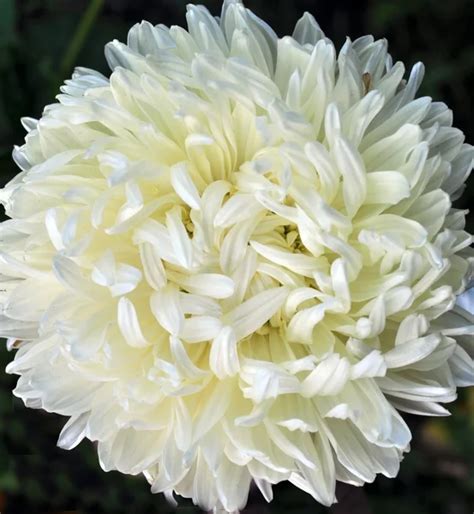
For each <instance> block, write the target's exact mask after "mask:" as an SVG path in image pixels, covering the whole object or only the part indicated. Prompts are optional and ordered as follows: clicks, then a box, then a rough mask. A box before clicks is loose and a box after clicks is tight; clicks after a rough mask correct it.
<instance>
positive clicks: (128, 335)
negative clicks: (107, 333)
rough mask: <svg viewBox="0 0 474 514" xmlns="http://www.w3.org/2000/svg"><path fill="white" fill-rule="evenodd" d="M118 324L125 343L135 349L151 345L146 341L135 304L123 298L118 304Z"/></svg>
mask: <svg viewBox="0 0 474 514" xmlns="http://www.w3.org/2000/svg"><path fill="white" fill-rule="evenodd" d="M117 322H118V326H119V328H120V332H121V333H122V335H123V337H124V338H125V341H126V342H127V343H128V344H129V345H130V346H133V347H134V348H143V347H145V346H149V345H150V343H149V342H148V341H147V340H146V339H145V337H144V335H143V332H142V329H141V328H140V322H139V321H138V315H137V311H136V310H135V306H134V305H133V303H132V302H131V301H130V300H129V299H128V298H126V297H125V296H123V297H122V298H120V300H119V302H118V310H117Z"/></svg>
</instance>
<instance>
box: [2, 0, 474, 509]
mask: <svg viewBox="0 0 474 514" xmlns="http://www.w3.org/2000/svg"><path fill="white" fill-rule="evenodd" d="M185 3H186V2H184V1H181V0H178V1H173V0H156V1H153V0H103V1H102V0H91V1H79V0H0V174H1V180H0V182H1V183H2V184H3V183H5V182H6V181H7V180H8V179H9V178H11V177H12V176H13V175H14V174H15V173H17V170H16V169H15V167H14V165H13V163H12V161H11V150H12V147H13V145H14V144H21V143H22V140H23V137H24V133H23V129H22V128H21V125H20V122H19V120H20V117H22V116H33V117H39V116H40V115H41V111H42V108H43V106H44V105H46V104H48V103H51V102H52V101H53V100H54V96H55V94H56V93H57V91H58V88H59V85H60V84H61V82H62V81H63V80H64V79H65V78H67V77H68V76H69V75H70V73H71V71H72V68H73V66H74V65H81V66H87V67H91V68H95V69H99V70H100V71H102V72H104V73H107V69H106V65H105V60H104V57H103V47H104V44H105V43H106V42H107V41H110V40H111V39H114V38H117V39H120V40H122V41H124V40H125V38H126V34H127V30H128V28H129V27H131V26H132V25H133V24H134V23H135V22H137V21H141V20H142V19H147V20H149V21H151V22H153V23H164V24H167V25H170V24H183V23H184V13H185ZM203 3H205V5H207V6H208V7H209V8H210V10H211V11H212V12H213V13H215V14H218V12H219V8H220V2H218V1H215V0H212V1H211V0H209V1H205V0H204V1H203ZM246 4H247V6H248V7H250V8H251V9H252V10H254V11H255V12H256V13H257V14H258V15H260V16H261V17H263V18H264V19H265V20H266V21H268V22H269V23H270V24H271V25H272V27H273V28H275V30H276V31H277V32H278V33H279V35H284V34H287V33H291V30H292V26H293V25H294V23H295V22H296V20H297V19H298V18H299V16H300V15H301V14H302V13H303V11H305V10H308V11H310V12H311V13H312V14H314V15H315V17H316V18H317V20H318V21H319V23H320V25H321V26H322V28H323V30H325V32H326V34H327V35H328V36H329V37H331V38H332V39H334V40H335V41H336V42H337V44H338V45H340V44H341V43H342V42H343V41H344V38H345V36H346V35H349V36H350V37H351V38H356V37H358V36H360V35H363V34H367V33H372V34H374V35H375V36H378V37H386V38H387V39H388V40H389V44H390V51H391V53H392V55H393V56H394V59H395V60H403V61H404V62H405V63H406V64H407V65H408V66H410V65H413V64H414V63H415V62H417V61H419V60H421V61H423V62H424V63H425V65H426V68H427V73H426V77H425V81H424V84H423V86H422V91H421V94H427V95H430V96H432V97H433V98H435V99H436V100H443V101H445V102H446V103H447V104H448V105H449V106H450V107H451V108H452V109H453V111H454V120H455V125H456V126H458V127H459V128H461V129H462V130H463V131H464V132H465V133H466V137H467V140H468V141H470V142H473V141H474V117H473V114H474V113H473V98H474V95H473V94H472V86H473V83H474V42H473V38H472V36H471V31H472V30H473V29H474V1H473V0H449V1H444V0H398V1H389V0H372V1H371V0H366V1H361V2H358V1H350V0H347V1H331V0H324V1H309V0H295V1H288V0H275V1H271V0H248V1H247V2H246ZM472 198H473V187H472V181H471V183H470V186H469V187H468V189H467V190H466V193H465V195H464V197H463V199H462V200H461V202H460V204H459V205H460V206H463V207H469V205H470V204H471V203H472ZM468 223H469V228H470V230H471V232H472V231H473V222H472V216H471V217H470V218H469V222H468ZM11 358H12V355H11V354H9V353H7V352H6V350H4V348H3V345H2V346H1V347H0V368H1V369H2V370H3V369H4V367H5V365H6V363H7V362H8V361H9V360H10V359H11ZM14 382H15V379H14V377H10V376H7V375H6V374H5V373H3V371H0V512H2V513H10V514H17V513H18V514H27V513H59V512H81V513H87V514H95V513H102V512H104V513H114V514H122V513H124V514H125V513H127V514H135V513H137V514H146V513H159V514H164V513H167V512H172V509H170V508H169V507H168V506H167V504H166V502H165V501H164V500H163V499H162V498H161V497H160V496H156V495H151V494H150V492H149V488H148V485H147V484H146V483H145V481H144V480H143V479H140V478H138V477H125V476H122V475H120V474H118V473H107V474H106V473H103V472H102V471H101V470H100V468H99V465H98V463H97V457H96V454H95V449H94V448H93V446H92V444H90V443H82V444H81V445H80V447H79V448H77V449H75V450H73V451H72V452H65V451H62V450H59V449H57V448H56V447H55V443H56V438H57V436H58V434H59V431H60V427H61V426H62V424H64V421H65V420H64V419H61V418H59V417H56V416H53V415H46V414H44V413H42V412H39V411H30V410H27V409H25V408H24V407H23V406H22V405H21V404H20V402H17V401H14V400H13V399H12V396H11V389H12V388H13V386H14ZM451 410H452V412H453V416H452V417H451V418H442V419H434V420H426V419H416V418H412V417H408V418H407V420H408V422H409V424H410V426H411V427H412V429H413V432H414V441H413V445H412V447H413V450H412V452H411V453H410V454H409V455H408V456H407V457H406V459H405V461H404V462H403V464H402V471H401V473H400V475H399V477H398V478H397V479H395V480H387V479H385V478H383V477H382V478H379V479H377V480H376V482H375V483H374V484H371V485H369V486H367V487H366V488H365V489H364V490H363V491H362V490H360V489H352V488H344V489H342V490H340V491H339V497H340V498H341V502H340V504H339V505H338V506H336V507H333V508H332V509H331V510H328V509H324V508H322V507H319V506H318V505H317V504H316V503H315V502H314V501H313V500H312V499H311V498H310V497H308V496H307V495H305V494H304V493H301V492H300V491H298V490H296V489H295V488H293V487H290V486H288V485H286V484H282V485H279V486H277V487H276V488H275V500H274V502H273V503H272V504H271V505H270V506H268V505H266V504H264V502H263V501H262V500H261V498H260V497H259V495H258V494H252V495H251V499H250V502H249V507H248V508H247V509H246V511H245V512H247V513H249V514H250V513H262V514H265V513H282V512H288V513H295V514H299V513H307V512H308V513H309V512H311V513H314V514H319V513H328V512H331V513H334V514H335V513H339V514H342V513H344V514H349V513H350V514H361V513H364V514H367V513H370V512H371V513H373V514H400V513H407V514H412V513H413V514H438V513H439V514H471V513H472V512H473V510H474V443H473V440H474V394H473V391H472V390H471V391H463V392H462V394H461V396H460V398H459V399H458V401H457V402H456V403H455V404H454V405H452V408H451ZM178 512H181V513H186V512H189V513H191V512H197V510H196V509H194V508H193V507H192V505H191V504H190V503H188V502H181V503H180V506H179V507H178Z"/></svg>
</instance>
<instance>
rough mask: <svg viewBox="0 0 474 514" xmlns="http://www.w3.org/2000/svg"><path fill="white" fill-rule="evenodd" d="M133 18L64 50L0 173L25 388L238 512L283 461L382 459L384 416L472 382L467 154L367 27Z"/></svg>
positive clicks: (118, 461) (391, 423) (395, 417)
mask: <svg viewBox="0 0 474 514" xmlns="http://www.w3.org/2000/svg"><path fill="white" fill-rule="evenodd" d="M187 21H188V31H186V30H184V29H182V28H180V27H171V28H169V29H168V28H167V27H165V26H162V25H158V26H152V25H151V24H149V23H147V22H143V23H141V24H138V25H136V26H134V27H133V28H132V29H131V31H130V33H129V36H128V42H127V44H122V43H119V42H117V41H114V42H112V43H110V44H108V45H107V47H106V58H107V61H108V63H109V65H110V67H111V69H112V73H111V76H110V78H106V77H104V76H102V75H101V74H99V73H97V72H95V71H92V70H88V69H83V68H78V69H77V70H76V71H75V73H74V75H73V77H72V79H71V80H68V81H66V83H65V85H64V86H63V87H62V88H61V91H62V93H61V94H60V95H58V97H57V98H58V103H56V104H54V105H50V106H48V107H47V108H46V109H45V111H44V114H43V116H42V118H41V119H40V120H39V121H36V120H33V119H30V118H28V119H25V120H24V125H25V128H26V129H27V130H28V135H27V136H26V142H25V144H24V145H23V146H22V147H19V148H15V150H14V158H15V161H16V162H17V164H18V166H19V167H20V168H21V169H22V172H21V173H20V174H19V175H18V176H17V177H16V178H15V179H14V180H12V181H11V182H10V183H9V184H7V186H6V187H5V188H4V189H3V190H2V191H1V192H0V199H1V201H2V203H3V205H4V206H5V209H6V213H7V214H8V216H9V217H10V218H11V219H10V220H8V221H5V222H3V223H2V224H1V225H0V232H1V239H2V253H1V256H0V272H1V274H2V275H1V280H2V293H1V298H0V300H1V305H2V314H1V319H0V335H2V336H6V337H9V338H10V341H9V343H10V345H11V346H13V345H16V346H19V349H18V351H17V353H16V355H15V359H14V360H13V361H12V362H11V363H10V365H9V366H8V371H9V372H11V373H16V374H18V375H20V377H19V380H18V385H17V388H16V389H15V391H14V392H15V394H16V395H17V396H18V397H20V398H22V399H23V400H24V402H25V404H26V405H27V406H30V407H34V408H42V409H45V410H47V411H50V412H56V413H59V414H62V415H65V416H69V418H70V419H69V421H68V422H67V424H66V425H65V427H64V429H63V431H62V432H61V435H60V438H59V445H60V446H62V447H64V448H72V447H74V446H75V445H77V444H78V443H79V442H80V441H81V440H82V439H83V438H88V439H90V440H93V441H97V442H98V453H99V459H100V464H101V466H102V467H103V468H104V469H105V470H111V469H116V470H119V471H121V472H123V473H130V474H140V473H143V474H144V475H145V476H146V478H147V479H148V480H149V482H150V483H151V484H152V490H153V492H165V493H166V494H167V495H168V496H169V497H170V498H172V495H173V492H176V493H177V494H179V495H182V496H185V497H190V498H192V499H193V500H194V502H195V503H196V504H198V505H200V506H201V507H203V508H204V509H212V508H217V509H223V510H226V511H229V512H230V511H234V510H238V509H241V508H242V507H243V506H244V505H245V503H246V501H247V494H248V490H249V487H250V484H251V482H252V481H253V482H255V484H256V485H257V486H258V487H259V489H260V490H261V492H262V494H263V495H264V496H265V498H266V499H267V500H270V499H271V497H272V484H275V483H278V482H281V481H284V480H288V481H290V482H292V483H293V484H294V485H296V486H297V487H299V488H301V489H303V490H304V491H306V492H308V493H309V494H311V495H313V496H314V498H315V499H316V500H318V501H319V502H321V503H323V504H325V505H330V504H331V503H333V502H334V501H335V496H334V488H335V481H336V480H341V481H343V482H348V483H351V484H356V485H362V484H363V483H365V482H371V481H373V480H374V478H375V476H376V474H378V473H382V474H384V475H386V476H390V477H393V476H395V475H396V474H397V472H398V468H399V462H400V460H401V458H402V455H403V453H404V452H405V451H407V449H408V445H409V441H410V431H409V429H408V428H407V426H406V424H405V422H404V421H403V419H402V417H401V416H400V414H399V413H398V411H405V412H411V413H417V414H428V415H443V414H446V413H447V411H446V410H445V408H444V407H442V406H440V403H444V402H450V401H452V400H454V398H455V395H456V386H463V385H468V384H470V383H472V381H473V373H472V360H471V358H470V357H469V354H468V344H469V340H468V336H469V334H470V333H472V319H471V320H469V319H468V317H469V316H468V314H467V313H466V312H464V311H463V310H462V309H461V308H460V307H456V306H455V298H456V295H457V294H459V293H461V292H462V291H463V290H464V289H465V286H466V283H467V280H468V277H469V273H470V258H469V249H468V246H469V245H470V243H471V241H472V238H471V236H470V235H469V234H468V233H466V232H465V231H464V217H465V212H464V211H461V210H458V209H455V208H453V207H452V205H451V202H452V200H454V199H456V198H457V197H458V196H459V195H460V193H461V191H462V189H463V187H464V186H463V184H464V181H465V180H466V178H467V176H468V174H469V172H470V169H471V165H472V160H473V149H472V147H471V146H469V145H466V144H463V134H462V133H461V132H460V131H459V130H457V129H455V128H452V127H451V122H452V115H451V112H450V111H449V110H448V108H447V107H446V106H445V105H444V104H443V103H439V102H432V100H431V99H430V98H427V97H422V98H415V95H416V92H417V89H418V87H419V85H420V82H421V80H422V76H423V67H422V66H421V64H418V65H416V66H415V67H414V68H413V70H412V72H411V74H410V76H409V78H408V80H404V78H403V77H404V73H405V69H404V66H403V64H402V63H400V62H397V63H395V64H393V62H392V59H391V57H390V56H389V55H388V54H387V44H386V42H385V41H383V40H380V41H374V39H373V38H372V37H371V36H366V37H362V38H360V39H357V40H356V41H354V42H352V41H350V40H348V41H347V42H346V43H345V44H344V46H343V47H342V49H341V50H340V51H339V53H338V54H337V53H336V51H335V49H334V46H333V44H332V42H331V41H330V40H328V39H327V38H326V37H325V36H324V34H323V33H322V31H321V29H320V28H319V26H318V25H317V23H316V22H315V20H314V18H313V17H312V16H311V15H309V14H305V15H304V16H303V18H302V19H301V20H300V21H299V22H298V24H297V25H296V28H295V30H294V33H293V36H291V37H290V36H287V37H284V38H282V39H278V37H277V36H276V35H275V33H274V32H273V31H272V29H271V28H270V27H269V26H268V25H266V24H265V23H264V22H263V21H262V20H260V19H259V18H257V17H256V16H255V15H254V14H253V13H252V12H251V11H249V10H248V9H246V8H245V7H244V6H243V4H241V3H240V2H238V1H232V0H227V1H225V2H224V7H223V12H222V16H221V17H220V19H216V18H214V17H212V16H211V15H210V14H209V12H208V11H207V10H206V9H205V8H204V7H202V6H189V7H188V12H187Z"/></svg>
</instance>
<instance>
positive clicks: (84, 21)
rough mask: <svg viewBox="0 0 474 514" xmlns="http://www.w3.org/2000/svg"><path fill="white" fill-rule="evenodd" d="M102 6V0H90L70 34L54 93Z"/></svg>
mask: <svg viewBox="0 0 474 514" xmlns="http://www.w3.org/2000/svg"><path fill="white" fill-rule="evenodd" d="M103 6H104V0H90V2H89V5H88V7H87V9H86V10H85V12H84V14H83V15H82V18H81V19H80V21H79V25H78V26H77V29H76V31H75V32H74V35H73V36H72V39H71V41H70V43H69V45H68V47H67V48H66V51H65V52H64V55H63V58H62V59H61V64H60V65H59V71H58V75H57V80H56V81H55V84H54V89H55V91H54V94H56V90H57V87H58V85H59V84H61V83H62V82H63V81H64V79H65V78H66V77H67V76H68V75H69V74H70V73H71V70H72V68H73V67H74V64H75V62H76V60H77V56H78V55H79V52H80V51H81V50H82V47H83V46H84V43H85V41H86V39H87V36H88V35H89V32H90V31H91V29H92V27H93V26H94V23H95V21H96V20H97V17H98V15H99V13H100V11H101V10H102V8H103Z"/></svg>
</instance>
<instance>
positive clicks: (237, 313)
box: [225, 287, 288, 340]
mask: <svg viewBox="0 0 474 514" xmlns="http://www.w3.org/2000/svg"><path fill="white" fill-rule="evenodd" d="M287 295H288V289H287V288H286V287H275V288H272V289H267V290H266V291H263V292H261V293H259V294H257V295H255V296H253V297H252V298H250V299H249V300H247V301H245V302H244V303H242V304H241V305H239V306H238V307H236V308H235V309H234V310H232V311H230V312H229V313H227V314H226V315H225V319H226V320H229V321H228V322H230V323H231V325H232V327H233V328H234V330H235V334H236V336H237V339H238V340H240V339H243V338H244V337H247V336H248V335H250V334H252V333H253V332H256V331H257V330H258V329H259V328H260V327H261V326H262V325H264V324H265V323H266V322H267V321H268V320H269V319H270V318H271V317H272V316H273V315H274V314H275V313H276V312H277V311H278V309H279V308H280V307H281V306H282V305H283V302H284V301H285V299H286V297H287Z"/></svg>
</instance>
